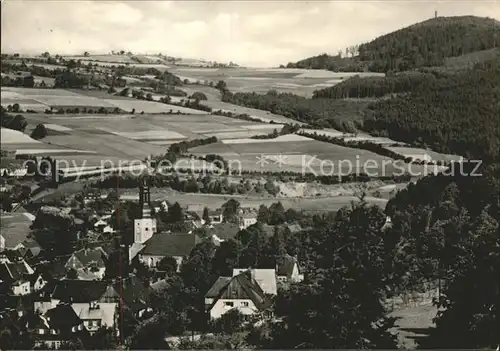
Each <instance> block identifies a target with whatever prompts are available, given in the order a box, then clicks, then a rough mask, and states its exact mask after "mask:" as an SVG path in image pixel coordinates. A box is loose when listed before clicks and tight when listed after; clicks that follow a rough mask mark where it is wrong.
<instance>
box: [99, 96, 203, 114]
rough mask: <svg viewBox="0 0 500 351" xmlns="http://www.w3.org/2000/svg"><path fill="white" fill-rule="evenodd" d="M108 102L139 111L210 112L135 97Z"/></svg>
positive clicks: (128, 109)
mask: <svg viewBox="0 0 500 351" xmlns="http://www.w3.org/2000/svg"><path fill="white" fill-rule="evenodd" d="M104 101H105V102H106V103H108V104H110V105H112V106H115V107H118V108H119V109H121V110H123V111H132V110H133V109H134V110H135V111H136V112H137V113H139V112H144V113H169V112H171V111H172V112H177V111H179V112H180V113H190V114H199V115H206V114H208V112H205V111H200V110H194V109H192V108H186V107H180V106H175V105H167V104H163V103H160V102H155V101H143V100H135V99H126V100H125V99H120V100H118V99H105V100H104Z"/></svg>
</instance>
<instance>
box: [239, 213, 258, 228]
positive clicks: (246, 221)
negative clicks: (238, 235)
mask: <svg viewBox="0 0 500 351" xmlns="http://www.w3.org/2000/svg"><path fill="white" fill-rule="evenodd" d="M238 217H239V223H240V229H245V228H248V227H250V226H251V225H254V224H255V223H257V211H255V210H254V209H244V208H241V209H240V210H239V213H238Z"/></svg>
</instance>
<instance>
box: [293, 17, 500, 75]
mask: <svg viewBox="0 0 500 351" xmlns="http://www.w3.org/2000/svg"><path fill="white" fill-rule="evenodd" d="M499 42H500V22H498V21H497V20H495V19H491V18H483V17H476V16H459V17H437V18H432V19H428V20H426V21H423V22H420V23H416V24H413V25H411V26H408V27H405V28H402V29H399V30H397V31H394V32H392V33H389V34H386V35H383V36H380V37H378V38H376V39H374V40H372V41H371V42H369V43H365V44H361V45H359V46H353V47H351V48H349V50H348V52H350V53H351V55H352V57H344V58H342V57H340V55H336V56H330V55H327V54H323V55H319V56H314V57H310V58H306V59H304V60H300V61H298V62H296V63H289V64H288V65H287V67H299V68H311V69H329V70H338V71H371V72H387V71H391V70H392V71H405V70H409V69H414V68H419V67H428V66H442V65H445V63H446V58H450V57H457V56H461V55H464V54H469V53H473V52H477V51H482V50H488V49H492V48H495V47H498V45H499Z"/></svg>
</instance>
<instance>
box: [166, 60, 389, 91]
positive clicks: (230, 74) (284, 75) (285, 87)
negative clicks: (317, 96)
mask: <svg viewBox="0 0 500 351" xmlns="http://www.w3.org/2000/svg"><path fill="white" fill-rule="evenodd" d="M169 71H170V72H172V73H174V74H176V75H178V76H180V77H181V78H182V79H188V80H189V81H190V82H196V81H199V82H205V81H208V82H210V81H212V82H217V81H218V80H224V81H225V82H226V84H227V86H228V89H229V90H230V91H232V92H255V93H266V92H268V91H269V90H277V91H278V92H287V93H293V94H297V95H301V96H305V97H311V96H312V94H313V92H314V90H317V89H319V88H323V87H328V86H332V85H334V84H337V83H339V82H341V81H342V80H344V79H347V78H349V77H351V76H354V75H357V74H359V75H364V76H374V75H380V74H377V73H359V72H345V73H344V72H341V73H337V72H330V71H326V70H306V69H292V68H288V69H287V68H285V69H279V68H240V67H238V68H191V67H186V68H184V67H178V66H172V67H171V68H170V70H169Z"/></svg>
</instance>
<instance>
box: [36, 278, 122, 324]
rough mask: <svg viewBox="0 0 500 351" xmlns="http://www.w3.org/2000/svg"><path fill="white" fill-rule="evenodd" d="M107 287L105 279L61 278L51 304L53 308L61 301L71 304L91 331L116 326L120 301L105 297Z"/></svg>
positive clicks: (51, 296) (51, 295)
mask: <svg viewBox="0 0 500 351" xmlns="http://www.w3.org/2000/svg"><path fill="white" fill-rule="evenodd" d="M107 289H108V283H107V282H104V281H91V280H73V279H65V280H60V281H58V282H56V284H55V287H54V290H53V291H52V293H51V294H50V300H51V301H50V304H51V307H52V308H55V307H56V306H57V305H58V304H59V303H61V302H63V303H67V304H69V305H70V306H71V308H72V309H73V311H74V312H75V313H76V315H77V316H78V317H79V318H80V319H81V320H82V321H83V325H84V327H85V329H86V330H88V331H89V332H90V333H93V332H95V331H96V330H97V329H99V328H100V327H101V326H104V327H110V328H114V327H115V312H116V309H117V308H118V302H117V301H109V300H106V299H104V298H103V297H104V296H105V293H106V291H107ZM45 306H46V305H45ZM36 307H37V306H36V305H35V309H36Z"/></svg>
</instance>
